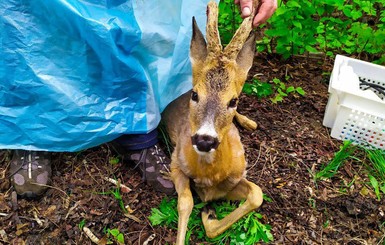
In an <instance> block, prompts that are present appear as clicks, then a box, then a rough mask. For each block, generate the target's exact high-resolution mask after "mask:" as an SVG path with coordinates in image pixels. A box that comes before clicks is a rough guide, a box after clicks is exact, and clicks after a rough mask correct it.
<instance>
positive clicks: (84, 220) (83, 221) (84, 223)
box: [78, 219, 86, 230]
mask: <svg viewBox="0 0 385 245" xmlns="http://www.w3.org/2000/svg"><path fill="white" fill-rule="evenodd" d="M85 225H86V219H82V221H80V223H79V224H78V227H79V230H83V227H84V226H85Z"/></svg>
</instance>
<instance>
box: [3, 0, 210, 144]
mask: <svg viewBox="0 0 385 245" xmlns="http://www.w3.org/2000/svg"><path fill="white" fill-rule="evenodd" d="M207 2H208V0H181V1H147V0H145V1H136V0H135V1H126V0H49V1H47V0H34V1H24V0H22V1H20V0H3V1H0V148H2V149H27V150H46V151H79V150H82V149H85V148H89V147H93V146H97V145H99V144H102V143H105V142H108V141H111V140H113V139H115V138H117V137H119V136H120V135H122V134H136V133H146V132H148V131H151V130H153V129H154V128H156V127H157V125H158V123H159V121H160V112H161V111H162V110H163V109H164V108H165V107H166V105H167V104H168V103H169V102H171V101H172V100H173V99H175V98H177V97H178V96H179V95H181V94H182V93H184V92H186V91H187V90H188V89H190V88H191V67H190V61H189V44H190V38H191V18H192V16H195V17H196V19H197V22H198V25H199V26H200V27H201V29H202V30H204V25H205V20H206V12H205V11H206V5H207Z"/></svg>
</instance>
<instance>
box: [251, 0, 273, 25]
mask: <svg viewBox="0 0 385 245" xmlns="http://www.w3.org/2000/svg"><path fill="white" fill-rule="evenodd" d="M276 9H277V4H276V1H266V2H265V3H263V4H262V5H261V7H260V8H259V10H258V13H257V15H256V16H255V18H254V20H253V25H254V26H259V25H260V24H263V23H265V22H266V21H267V19H269V18H270V17H271V16H272V15H273V14H274V12H275V10H276Z"/></svg>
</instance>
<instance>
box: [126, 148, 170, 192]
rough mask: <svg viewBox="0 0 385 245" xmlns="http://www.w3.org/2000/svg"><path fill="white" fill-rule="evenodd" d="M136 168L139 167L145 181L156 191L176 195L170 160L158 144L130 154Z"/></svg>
mask: <svg viewBox="0 0 385 245" xmlns="http://www.w3.org/2000/svg"><path fill="white" fill-rule="evenodd" d="M128 155H129V158H130V160H131V161H133V162H134V163H135V168H136V167H139V169H140V171H141V172H142V176H143V180H144V181H146V182H147V184H149V185H150V186H152V187H153V188H154V189H155V190H157V191H160V192H163V193H166V194H169V195H171V194H174V193H175V188H174V183H173V182H172V181H171V180H170V162H171V161H170V159H169V157H168V156H167V155H166V154H165V153H164V151H163V150H162V148H160V147H159V145H158V144H156V145H154V146H152V147H150V148H147V149H143V150H137V151H131V152H129V153H128Z"/></svg>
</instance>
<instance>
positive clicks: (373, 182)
mask: <svg viewBox="0 0 385 245" xmlns="http://www.w3.org/2000/svg"><path fill="white" fill-rule="evenodd" d="M369 180H370V184H371V185H372V186H373V188H374V192H375V193H376V196H377V200H381V196H380V188H379V185H378V181H377V179H376V178H375V177H373V176H372V175H369Z"/></svg>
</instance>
